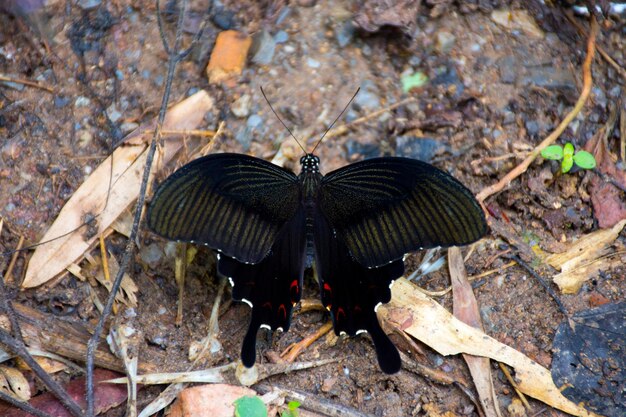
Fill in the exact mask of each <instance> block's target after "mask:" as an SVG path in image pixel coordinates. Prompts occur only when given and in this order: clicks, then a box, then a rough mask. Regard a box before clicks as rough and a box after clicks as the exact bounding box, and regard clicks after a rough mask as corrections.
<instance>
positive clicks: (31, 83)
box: [0, 75, 54, 93]
mask: <svg viewBox="0 0 626 417" xmlns="http://www.w3.org/2000/svg"><path fill="white" fill-rule="evenodd" d="M0 81H6V82H10V83H15V84H22V85H27V86H29V87H34V88H40V89H42V90H46V91H47V92H49V93H54V89H52V88H51V87H48V86H46V85H43V84H39V83H36V82H34V81H29V80H24V79H21V78H10V77H7V76H5V75H0Z"/></svg>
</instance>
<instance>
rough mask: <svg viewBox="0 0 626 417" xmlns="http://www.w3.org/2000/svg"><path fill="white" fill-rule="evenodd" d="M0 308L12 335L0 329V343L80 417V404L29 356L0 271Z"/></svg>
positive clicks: (20, 406) (72, 412) (70, 410)
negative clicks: (9, 325)
mask: <svg viewBox="0 0 626 417" xmlns="http://www.w3.org/2000/svg"><path fill="white" fill-rule="evenodd" d="M0 308H2V310H3V311H4V312H5V314H6V315H7V317H8V319H9V323H10V324H11V331H12V333H13V336H11V335H10V334H9V333H8V332H7V331H6V330H4V329H0V343H1V344H3V345H4V346H6V347H7V348H8V349H9V350H11V351H12V352H13V353H15V354H16V355H17V356H19V357H20V359H22V360H23V361H24V362H25V363H26V365H28V366H29V367H30V369H32V370H33V372H34V373H35V375H37V377H38V378H39V379H41V382H43V383H44V384H45V386H46V387H47V388H48V389H49V390H50V391H51V392H52V393H53V394H54V396H55V397H57V398H58V399H59V401H60V402H61V404H63V406H64V407H65V408H67V409H68V411H69V412H70V413H71V414H72V415H73V416H75V417H82V415H83V410H81V408H80V406H79V405H78V404H77V403H76V402H75V401H74V400H73V399H72V398H71V397H70V396H69V394H68V393H67V392H66V391H65V390H64V389H63V388H62V387H61V386H60V385H59V384H58V383H57V382H56V381H55V380H54V379H52V378H51V377H50V375H48V373H47V372H46V371H45V370H44V369H43V368H42V367H41V366H40V365H39V363H38V362H37V361H36V360H35V359H34V358H33V357H32V356H31V354H30V353H29V352H28V350H27V349H26V345H25V344H24V340H23V339H22V331H21V328H20V325H19V322H18V321H17V317H16V314H15V310H14V309H13V305H12V303H11V301H10V300H9V299H8V295H7V293H6V289H5V286H4V276H3V275H2V274H1V273H0ZM22 405H23V403H21V402H20V404H19V405H18V404H16V406H18V407H19V408H20V409H24V408H23V407H22Z"/></svg>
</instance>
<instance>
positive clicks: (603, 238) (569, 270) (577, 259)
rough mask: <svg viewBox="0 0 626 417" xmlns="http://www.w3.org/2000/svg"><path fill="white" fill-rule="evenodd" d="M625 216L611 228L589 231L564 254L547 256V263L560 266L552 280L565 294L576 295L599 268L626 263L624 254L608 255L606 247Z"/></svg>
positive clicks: (557, 267)
mask: <svg viewBox="0 0 626 417" xmlns="http://www.w3.org/2000/svg"><path fill="white" fill-rule="evenodd" d="M625 225H626V219H625V220H622V221H620V222H619V223H617V224H616V225H615V226H613V228H611V229H601V230H597V231H595V232H592V233H589V234H587V235H585V236H583V237H581V238H580V239H578V240H577V241H576V242H574V243H572V244H571V245H570V247H569V248H568V249H567V250H566V251H565V252H563V253H555V254H552V255H549V256H548V257H547V258H546V262H547V263H549V264H550V265H552V266H553V267H555V268H556V269H559V270H560V271H561V273H560V274H558V275H555V276H554V278H553V280H554V282H555V283H556V284H557V285H558V286H559V288H560V289H561V292H563V293H564V294H575V293H577V292H578V290H579V289H580V287H581V286H582V285H583V283H584V282H585V281H587V280H588V279H589V278H591V277H592V276H594V275H596V274H597V273H598V271H600V270H607V269H611V268H613V267H615V266H618V265H623V264H624V262H626V259H624V258H626V255H624V254H622V255H621V256H608V255H610V254H611V252H610V249H609V246H610V245H611V244H612V243H613V242H614V241H615V239H617V236H618V235H619V234H620V232H621V231H622V229H623V228H624V226H625Z"/></svg>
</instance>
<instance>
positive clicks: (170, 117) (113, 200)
mask: <svg viewBox="0 0 626 417" xmlns="http://www.w3.org/2000/svg"><path fill="white" fill-rule="evenodd" d="M212 106H213V100H212V99H211V98H210V97H209V95H208V93H207V92H206V91H203V90H201V91H199V92H197V93H196V94H194V95H193V96H191V97H189V98H187V99H185V100H184V101H182V102H180V103H178V104H176V105H175V106H173V107H172V108H170V109H169V110H168V112H167V115H166V117H165V122H164V123H163V129H164V130H189V129H194V128H196V127H198V125H199V124H200V123H202V120H203V118H204V115H205V113H206V112H207V111H208V110H209V109H211V107H212ZM153 125H154V122H152V123H149V124H147V125H146V126H143V127H140V128H139V129H137V130H136V131H135V132H133V134H131V136H133V137H135V136H140V135H142V134H143V132H144V131H146V130H152V129H154V126H153ZM164 137H165V136H164ZM183 140H184V139H183V138H182V137H181V136H174V137H172V138H169V139H168V138H167V137H165V141H164V146H163V149H162V153H161V158H155V163H154V165H153V166H152V175H154V172H155V167H156V166H161V165H158V164H159V163H160V164H166V163H167V162H168V161H169V160H170V159H172V158H173V157H174V155H176V153H177V152H178V151H179V150H180V149H181V147H182V146H183ZM137 142H138V145H137V146H120V147H118V148H117V149H116V150H115V151H114V152H113V154H112V155H111V156H109V157H108V158H107V159H106V160H104V161H103V162H102V163H101V164H100V166H98V168H96V169H95V170H94V172H93V173H92V174H91V175H90V176H89V178H87V179H86V180H85V182H84V183H83V185H81V186H80V188H79V189H78V190H76V192H75V193H74V195H72V197H71V198H70V200H69V201H68V202H67V203H66V204H65V206H64V207H63V209H62V210H61V212H60V213H59V216H58V217H57V219H56V220H55V222H54V223H53V224H52V226H50V229H48V231H47V232H46V234H45V235H44V237H43V238H42V239H41V242H47V243H45V244H40V246H38V247H37V249H36V250H35V252H34V253H33V256H32V257H31V259H30V261H29V264H28V269H27V270H26V276H25V278H24V282H23V283H22V286H23V287H24V288H31V287H36V286H38V285H41V284H43V283H45V282H48V281H49V280H51V279H52V278H54V277H55V276H56V275H57V274H59V273H61V272H63V271H64V270H65V269H66V268H67V267H68V266H69V265H70V264H72V263H74V262H77V261H78V260H79V258H81V257H82V256H83V254H84V253H85V252H86V251H87V250H88V249H89V248H90V247H91V245H92V244H93V243H94V241H95V240H96V239H97V238H98V236H99V235H100V234H102V233H104V232H105V231H106V230H107V229H108V228H109V226H110V225H111V223H112V222H113V221H115V219H117V218H118V217H119V215H120V214H121V213H122V212H123V211H124V210H125V209H126V208H127V207H128V206H129V205H130V204H131V203H132V202H133V201H135V200H136V199H137V194H138V193H139V187H140V184H141V177H142V174H143V169H144V166H145V161H146V156H147V144H145V143H143V142H142V141H137ZM126 143H129V142H128V141H127V142H126ZM111 164H112V165H113V166H112V167H111ZM109 185H110V188H109ZM98 214H99V216H98V217H97V218H96V221H97V232H96V233H95V234H93V236H89V237H86V236H84V234H85V228H80V229H78V230H76V229H77V228H78V227H80V226H81V225H82V224H83V223H84V219H85V217H86V216H87V215H98ZM60 236H62V237H60ZM53 239H54V240H53Z"/></svg>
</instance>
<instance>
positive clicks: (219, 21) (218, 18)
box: [211, 7, 235, 30]
mask: <svg viewBox="0 0 626 417" xmlns="http://www.w3.org/2000/svg"><path fill="white" fill-rule="evenodd" d="M211 21H212V22H213V24H214V25H215V26H217V27H218V28H220V29H222V30H228V29H232V28H233V26H235V13H234V12H232V11H230V10H228V9H225V8H223V7H220V8H219V9H217V10H216V11H215V14H213V17H212V18H211Z"/></svg>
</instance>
